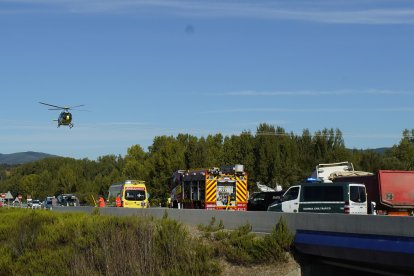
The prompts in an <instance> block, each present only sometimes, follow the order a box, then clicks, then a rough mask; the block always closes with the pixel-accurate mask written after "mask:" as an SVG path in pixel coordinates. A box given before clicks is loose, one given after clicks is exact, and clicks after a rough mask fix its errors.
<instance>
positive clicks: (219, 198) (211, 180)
mask: <svg viewBox="0 0 414 276" xmlns="http://www.w3.org/2000/svg"><path fill="white" fill-rule="evenodd" d="M247 179H248V176H247V173H246V172H245V171H244V166H243V165H234V166H223V167H221V168H220V169H219V168H211V169H201V170H188V171H186V170H179V171H177V172H175V173H174V174H173V176H172V183H171V187H173V189H172V191H171V201H172V205H173V206H172V207H175V208H186V209H208V210H240V211H246V210H247V198H248V193H247Z"/></svg>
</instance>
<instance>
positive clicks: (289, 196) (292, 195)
mask: <svg viewBox="0 0 414 276" xmlns="http://www.w3.org/2000/svg"><path fill="white" fill-rule="evenodd" d="M298 195H299V187H293V188H290V189H289V190H288V191H287V192H286V193H285V194H284V195H283V198H282V201H288V200H293V199H297V198H298Z"/></svg>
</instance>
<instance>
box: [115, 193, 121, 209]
mask: <svg viewBox="0 0 414 276" xmlns="http://www.w3.org/2000/svg"><path fill="white" fill-rule="evenodd" d="M115 204H116V207H121V195H118V196H117V197H116V198H115Z"/></svg>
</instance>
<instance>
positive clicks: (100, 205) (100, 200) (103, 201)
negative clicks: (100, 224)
mask: <svg viewBox="0 0 414 276" xmlns="http://www.w3.org/2000/svg"><path fill="white" fill-rule="evenodd" d="M98 202H99V207H106V204H105V199H104V198H103V197H102V196H99V200H98Z"/></svg>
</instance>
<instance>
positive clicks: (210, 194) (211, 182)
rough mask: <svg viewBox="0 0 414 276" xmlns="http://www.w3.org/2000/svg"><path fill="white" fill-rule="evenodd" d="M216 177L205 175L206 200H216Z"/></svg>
mask: <svg viewBox="0 0 414 276" xmlns="http://www.w3.org/2000/svg"><path fill="white" fill-rule="evenodd" d="M216 189H217V177H214V178H213V179H209V178H208V176H206V202H216Z"/></svg>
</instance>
